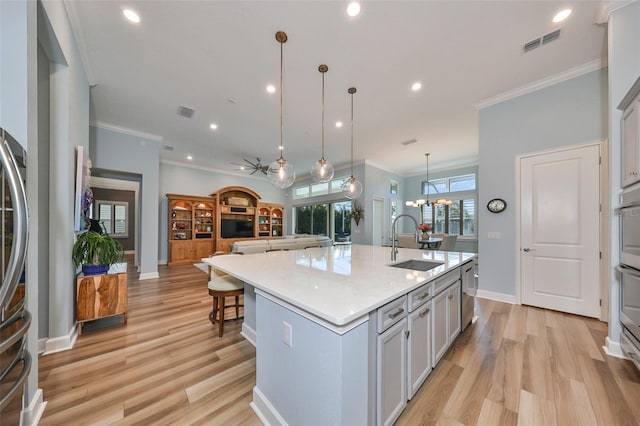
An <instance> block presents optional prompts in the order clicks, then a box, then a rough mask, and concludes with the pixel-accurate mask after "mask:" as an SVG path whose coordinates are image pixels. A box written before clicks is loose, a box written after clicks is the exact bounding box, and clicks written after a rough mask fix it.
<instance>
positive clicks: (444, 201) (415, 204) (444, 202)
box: [405, 153, 453, 207]
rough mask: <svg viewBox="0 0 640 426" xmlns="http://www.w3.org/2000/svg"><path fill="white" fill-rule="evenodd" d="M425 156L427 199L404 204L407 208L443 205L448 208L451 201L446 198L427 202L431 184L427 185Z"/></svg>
mask: <svg viewBox="0 0 640 426" xmlns="http://www.w3.org/2000/svg"><path fill="white" fill-rule="evenodd" d="M425 156H426V157H427V199H426V200H424V199H418V200H416V201H407V202H405V204H406V205H407V206H409V207H422V206H427V207H429V206H439V205H445V206H449V205H451V204H452V203H453V201H451V200H447V199H446V198H439V199H437V200H436V201H434V202H432V203H430V202H429V189H430V187H431V184H430V183H429V153H426V154H425Z"/></svg>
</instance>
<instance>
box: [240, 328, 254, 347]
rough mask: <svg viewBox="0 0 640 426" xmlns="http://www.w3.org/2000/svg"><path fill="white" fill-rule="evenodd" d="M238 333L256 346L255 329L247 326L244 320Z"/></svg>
mask: <svg viewBox="0 0 640 426" xmlns="http://www.w3.org/2000/svg"><path fill="white" fill-rule="evenodd" d="M240 335H241V336H243V337H244V338H245V339H247V340H248V341H249V343H251V344H252V345H253V347H254V348H255V347H256V331H255V330H254V329H253V328H251V327H249V326H248V325H247V323H246V322H243V323H242V331H241V332H240Z"/></svg>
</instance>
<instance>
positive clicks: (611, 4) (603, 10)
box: [596, 0, 638, 24]
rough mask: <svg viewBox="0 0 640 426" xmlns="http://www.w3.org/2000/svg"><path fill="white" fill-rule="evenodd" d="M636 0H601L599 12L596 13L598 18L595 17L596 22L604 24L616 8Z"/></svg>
mask: <svg viewBox="0 0 640 426" xmlns="http://www.w3.org/2000/svg"><path fill="white" fill-rule="evenodd" d="M636 1H638V0H620V1H607V2H603V4H602V6H601V7H600V13H599V14H598V19H596V24H606V23H607V22H609V18H611V14H612V13H613V12H615V11H616V10H618V9H622V8H623V7H626V6H629V5H630V4H632V3H635V2H636Z"/></svg>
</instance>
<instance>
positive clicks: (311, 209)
mask: <svg viewBox="0 0 640 426" xmlns="http://www.w3.org/2000/svg"><path fill="white" fill-rule="evenodd" d="M327 211H328V204H316V205H311V206H299V207H296V208H295V217H296V224H295V230H296V234H313V235H328V227H327V223H328V214H327Z"/></svg>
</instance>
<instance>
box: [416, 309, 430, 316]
mask: <svg viewBox="0 0 640 426" xmlns="http://www.w3.org/2000/svg"><path fill="white" fill-rule="evenodd" d="M429 312H431V309H429V308H427V309H425V310H424V311H422V312H420V313H419V314H418V316H419V317H420V318H422V317H424V316H425V315H427V314H428V313H429Z"/></svg>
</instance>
